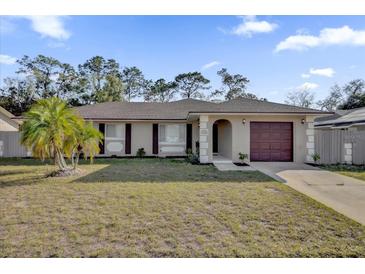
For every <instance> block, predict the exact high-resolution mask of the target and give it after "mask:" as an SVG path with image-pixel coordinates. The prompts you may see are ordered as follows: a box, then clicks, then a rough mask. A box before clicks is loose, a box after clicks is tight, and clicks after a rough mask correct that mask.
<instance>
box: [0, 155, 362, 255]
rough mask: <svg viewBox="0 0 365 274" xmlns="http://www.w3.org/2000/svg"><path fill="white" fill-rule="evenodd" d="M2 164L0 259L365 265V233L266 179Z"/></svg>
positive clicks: (149, 165) (136, 166) (154, 162)
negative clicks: (321, 260) (291, 260)
mask: <svg viewBox="0 0 365 274" xmlns="http://www.w3.org/2000/svg"><path fill="white" fill-rule="evenodd" d="M81 168H82V169H83V170H84V174H82V175H81V176H77V177H72V178H47V177H46V176H45V175H46V174H47V173H49V172H51V171H52V170H53V166H52V165H47V166H45V165H42V164H40V163H39V162H37V161H34V160H12V159H10V160H0V204H1V207H0V256H1V257H364V256H365V227H364V226H361V225H360V224H358V223H356V222H354V221H352V220H350V219H348V218H346V217H344V216H343V215H341V214H338V213H336V212H335V211H333V210H331V209H328V208H326V207H325V206H323V205H321V204H319V203H317V202H315V201H314V200H312V199H310V198H308V197H306V196H304V195H302V194H300V193H298V192H296V191H294V190H292V189H291V188H289V187H287V186H286V185H284V184H281V183H278V182H274V181H272V179H270V178H269V177H267V176H265V175H263V174H262V173H259V172H240V171H234V172H220V171H218V170H216V169H215V168H214V167H213V166H194V165H190V164H187V163H185V162H183V161H173V160H158V159H143V160H140V159H135V160H125V159H114V160H103V159H99V160H96V162H95V165H89V164H83V165H81Z"/></svg>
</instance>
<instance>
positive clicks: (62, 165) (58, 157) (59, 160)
mask: <svg viewBox="0 0 365 274" xmlns="http://www.w3.org/2000/svg"><path fill="white" fill-rule="evenodd" d="M55 163H56V165H57V166H58V168H59V169H60V170H65V169H67V164H66V161H65V159H64V158H63V155H62V152H61V150H60V149H59V148H55Z"/></svg>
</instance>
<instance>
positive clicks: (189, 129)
mask: <svg viewBox="0 0 365 274" xmlns="http://www.w3.org/2000/svg"><path fill="white" fill-rule="evenodd" d="M188 149H193V125H192V124H187V125H186V151H188Z"/></svg>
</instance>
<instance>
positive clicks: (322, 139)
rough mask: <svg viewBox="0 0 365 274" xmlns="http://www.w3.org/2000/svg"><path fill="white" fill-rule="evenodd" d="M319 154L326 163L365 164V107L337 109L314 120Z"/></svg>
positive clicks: (322, 161) (321, 161)
mask: <svg viewBox="0 0 365 274" xmlns="http://www.w3.org/2000/svg"><path fill="white" fill-rule="evenodd" d="M314 125H315V140H316V152H318V153H319V155H320V157H321V160H320V163H323V164H336V163H347V164H356V165H364V164H365V107H363V108H357V109H351V110H336V112H335V114H333V115H331V116H327V117H320V118H317V119H316V120H315V123H314Z"/></svg>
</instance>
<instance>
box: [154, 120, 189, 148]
mask: <svg viewBox="0 0 365 274" xmlns="http://www.w3.org/2000/svg"><path fill="white" fill-rule="evenodd" d="M185 128H186V126H185V125H184V124H171V125H168V124H166V125H160V139H159V142H160V143H165V144H185V139H186V136H185Z"/></svg>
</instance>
